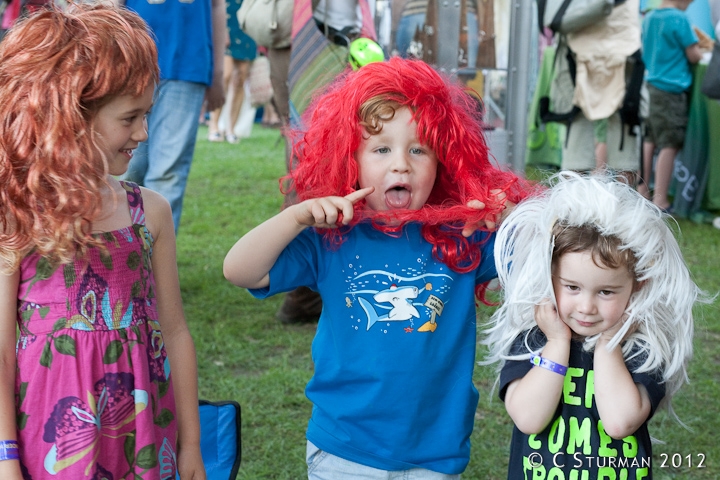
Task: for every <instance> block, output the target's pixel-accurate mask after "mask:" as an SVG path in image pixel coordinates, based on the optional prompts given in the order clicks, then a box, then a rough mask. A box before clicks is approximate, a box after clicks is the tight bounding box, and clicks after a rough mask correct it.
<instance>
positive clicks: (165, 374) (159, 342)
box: [147, 330, 170, 382]
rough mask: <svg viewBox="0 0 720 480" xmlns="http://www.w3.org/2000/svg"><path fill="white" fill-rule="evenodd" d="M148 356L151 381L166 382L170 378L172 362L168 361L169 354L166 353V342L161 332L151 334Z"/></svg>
mask: <svg viewBox="0 0 720 480" xmlns="http://www.w3.org/2000/svg"><path fill="white" fill-rule="evenodd" d="M147 355H148V363H149V365H150V380H151V381H155V380H157V381H159V382H166V381H167V379H168V378H169V377H170V362H169V361H168V359H167V352H166V351H165V341H164V340H163V336H162V333H161V332H160V331H159V330H153V331H152V332H150V341H149V342H148V345H147Z"/></svg>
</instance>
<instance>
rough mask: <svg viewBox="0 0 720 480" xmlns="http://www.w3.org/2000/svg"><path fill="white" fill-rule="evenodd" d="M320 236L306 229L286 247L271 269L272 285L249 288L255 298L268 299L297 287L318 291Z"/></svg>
mask: <svg viewBox="0 0 720 480" xmlns="http://www.w3.org/2000/svg"><path fill="white" fill-rule="evenodd" d="M318 237H319V235H318V234H316V233H315V232H314V231H313V229H310V228H309V229H306V230H305V231H304V232H302V233H301V234H300V235H298V236H297V237H296V238H295V239H294V240H293V241H292V242H290V244H289V245H288V246H287V247H285V250H283V251H282V253H281V254H280V256H279V257H278V259H277V260H276V261H275V264H274V265H273V266H272V268H271V269H270V272H269V275H270V285H268V286H267V287H265V288H249V289H248V292H250V294H251V295H252V296H253V297H255V298H260V299H263V298H267V297H271V296H273V295H275V294H277V293H282V292H289V291H291V290H295V289H296V288H297V287H309V288H311V289H313V290H317V287H316V284H317V274H318V246H319V239H318Z"/></svg>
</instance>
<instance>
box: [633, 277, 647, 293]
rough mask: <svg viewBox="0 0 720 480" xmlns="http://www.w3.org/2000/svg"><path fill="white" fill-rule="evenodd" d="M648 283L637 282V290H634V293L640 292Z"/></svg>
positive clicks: (644, 281)
mask: <svg viewBox="0 0 720 480" xmlns="http://www.w3.org/2000/svg"><path fill="white" fill-rule="evenodd" d="M646 283H647V280H643V281H642V282H635V288H634V289H633V293H635V292H639V291H640V290H641V289H642V288H643V287H644V286H645V284H646Z"/></svg>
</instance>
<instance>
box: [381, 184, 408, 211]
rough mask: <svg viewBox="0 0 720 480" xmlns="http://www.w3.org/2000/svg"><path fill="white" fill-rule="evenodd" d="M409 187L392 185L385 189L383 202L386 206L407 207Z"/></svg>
mask: <svg viewBox="0 0 720 480" xmlns="http://www.w3.org/2000/svg"><path fill="white" fill-rule="evenodd" d="M410 200H411V196H410V188H409V187H408V186H407V185H393V186H392V187H390V188H389V189H388V190H386V191H385V204H386V205H387V206H388V208H391V209H393V208H409V207H410Z"/></svg>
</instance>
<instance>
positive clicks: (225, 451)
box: [178, 400, 242, 480]
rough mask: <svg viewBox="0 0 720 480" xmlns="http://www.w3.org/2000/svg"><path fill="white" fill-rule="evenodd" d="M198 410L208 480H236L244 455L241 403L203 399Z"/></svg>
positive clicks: (202, 450) (201, 444) (201, 443)
mask: <svg viewBox="0 0 720 480" xmlns="http://www.w3.org/2000/svg"><path fill="white" fill-rule="evenodd" d="M199 408H200V450H201V453H202V458H203V462H204V463H205V471H206V472H207V478H208V480H235V477H236V476H237V473H238V470H239V469H240V460H241V455H242V453H241V440H240V438H241V436H240V431H241V430H240V425H241V422H240V404H239V403H237V402H235V401H232V400H230V401H220V402H210V401H207V400H200V406H199ZM178 478H179V475H178Z"/></svg>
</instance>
